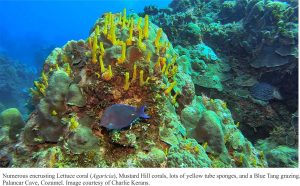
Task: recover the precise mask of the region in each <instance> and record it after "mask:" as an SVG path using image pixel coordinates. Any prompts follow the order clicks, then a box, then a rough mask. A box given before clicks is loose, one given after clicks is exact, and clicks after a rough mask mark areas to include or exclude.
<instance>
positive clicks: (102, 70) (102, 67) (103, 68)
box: [99, 55, 106, 73]
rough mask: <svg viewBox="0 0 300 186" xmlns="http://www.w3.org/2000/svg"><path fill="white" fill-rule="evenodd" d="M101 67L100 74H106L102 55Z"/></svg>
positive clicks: (100, 57) (100, 59)
mask: <svg viewBox="0 0 300 186" xmlns="http://www.w3.org/2000/svg"><path fill="white" fill-rule="evenodd" d="M99 65H100V72H101V73H103V72H105V70H106V69H105V66H104V63H103V56H102V55H100V56H99Z"/></svg>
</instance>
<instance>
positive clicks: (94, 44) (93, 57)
mask: <svg viewBox="0 0 300 186" xmlns="http://www.w3.org/2000/svg"><path fill="white" fill-rule="evenodd" d="M97 49H98V39H97V36H94V37H93V49H92V62H93V63H94V64H96V63H97Z"/></svg>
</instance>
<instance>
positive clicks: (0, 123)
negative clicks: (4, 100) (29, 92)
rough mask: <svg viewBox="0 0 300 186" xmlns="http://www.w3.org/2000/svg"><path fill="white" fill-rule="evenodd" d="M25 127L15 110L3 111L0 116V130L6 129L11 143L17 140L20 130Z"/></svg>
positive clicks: (19, 114) (20, 116)
mask: <svg viewBox="0 0 300 186" xmlns="http://www.w3.org/2000/svg"><path fill="white" fill-rule="evenodd" d="M24 126H25V122H24V121H23V119H22V115H21V113H20V112H19V110H18V109H16V108H10V109H7V110H4V111H3V112H1V114H0V127H1V130H3V128H7V132H8V133H7V134H2V136H3V135H8V136H9V138H10V139H11V140H13V141H15V140H17V139H18V135H19V134H20V132H21V130H22V128H23V127H24Z"/></svg>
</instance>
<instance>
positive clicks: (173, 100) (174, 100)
mask: <svg viewBox="0 0 300 186" xmlns="http://www.w3.org/2000/svg"><path fill="white" fill-rule="evenodd" d="M179 94H180V92H179V91H177V92H176V93H175V95H174V96H173V98H172V103H173V104H175V103H176V99H177V96H178V95H179Z"/></svg>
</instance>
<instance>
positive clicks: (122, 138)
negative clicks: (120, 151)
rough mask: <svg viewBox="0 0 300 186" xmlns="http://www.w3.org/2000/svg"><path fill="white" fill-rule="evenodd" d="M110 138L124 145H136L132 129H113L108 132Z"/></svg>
mask: <svg viewBox="0 0 300 186" xmlns="http://www.w3.org/2000/svg"><path fill="white" fill-rule="evenodd" d="M110 137H111V140H112V141H113V142H114V143H116V144H119V145H122V146H125V147H135V146H136V138H137V137H136V135H135V134H134V133H133V132H132V131H113V132H111V133H110Z"/></svg>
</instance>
